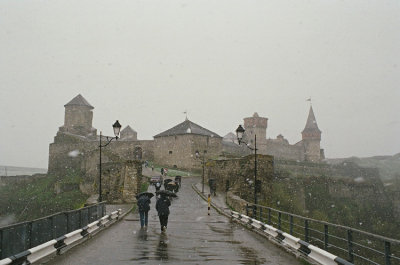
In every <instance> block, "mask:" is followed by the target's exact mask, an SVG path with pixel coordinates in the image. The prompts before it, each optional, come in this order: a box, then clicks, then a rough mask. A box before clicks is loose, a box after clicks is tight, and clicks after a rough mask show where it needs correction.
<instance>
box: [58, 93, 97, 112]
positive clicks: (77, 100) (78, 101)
mask: <svg viewBox="0 0 400 265" xmlns="http://www.w3.org/2000/svg"><path fill="white" fill-rule="evenodd" d="M66 106H86V107H89V108H90V109H94V107H93V106H92V105H90V104H89V102H88V101H87V100H86V99H85V98H84V97H82V95H81V94H79V95H77V96H76V97H74V98H73V99H72V100H71V101H70V102H68V103H67V104H65V105H64V107H66Z"/></svg>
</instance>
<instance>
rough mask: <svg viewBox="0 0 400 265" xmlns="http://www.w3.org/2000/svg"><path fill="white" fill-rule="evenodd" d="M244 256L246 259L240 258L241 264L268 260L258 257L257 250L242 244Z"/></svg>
mask: <svg viewBox="0 0 400 265" xmlns="http://www.w3.org/2000/svg"><path fill="white" fill-rule="evenodd" d="M239 249H240V251H241V254H242V256H244V258H246V259H244V260H240V264H248V265H250V264H264V263H265V262H266V259H265V258H261V259H260V258H258V257H257V252H256V251H255V250H254V249H252V248H248V247H244V246H240V247H239Z"/></svg>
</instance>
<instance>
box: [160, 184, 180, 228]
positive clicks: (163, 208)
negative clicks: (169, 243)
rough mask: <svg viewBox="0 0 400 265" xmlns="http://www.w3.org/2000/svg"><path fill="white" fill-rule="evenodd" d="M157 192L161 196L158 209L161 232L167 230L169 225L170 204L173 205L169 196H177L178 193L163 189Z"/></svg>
mask: <svg viewBox="0 0 400 265" xmlns="http://www.w3.org/2000/svg"><path fill="white" fill-rule="evenodd" d="M157 194H158V195H160V198H159V199H158V200H157V203H156V209H157V212H158V218H159V219H160V225H161V232H165V231H166V230H167V225H168V216H169V206H171V201H170V200H169V198H168V197H169V196H173V197H176V194H174V193H172V192H169V191H166V190H161V191H159V192H157Z"/></svg>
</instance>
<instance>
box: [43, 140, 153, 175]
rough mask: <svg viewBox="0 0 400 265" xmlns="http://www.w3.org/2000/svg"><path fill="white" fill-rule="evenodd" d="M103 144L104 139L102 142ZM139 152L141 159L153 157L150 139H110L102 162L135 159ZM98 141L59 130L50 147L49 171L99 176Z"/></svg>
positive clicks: (104, 149) (151, 158)
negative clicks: (78, 170) (77, 170)
mask: <svg viewBox="0 0 400 265" xmlns="http://www.w3.org/2000/svg"><path fill="white" fill-rule="evenodd" d="M105 143H106V140H105V138H104V139H103V141H102V145H104V144H105ZM138 151H140V154H141V157H140V158H139V160H140V159H143V160H153V158H154V157H153V156H154V143H153V141H120V140H117V141H116V140H113V141H112V142H111V143H110V144H109V145H107V146H106V147H103V148H102V162H108V161H124V160H135V159H136V158H137V156H136V154H137V153H138ZM99 154H100V150H99V141H94V140H88V139H86V138H82V137H79V136H74V135H68V134H63V133H58V134H57V136H56V138H55V142H54V143H52V144H50V146H49V166H48V171H49V173H52V174H60V175H63V174H64V173H65V172H66V171H67V170H68V169H80V170H82V172H85V174H86V178H95V177H96V176H97V175H98V164H99Z"/></svg>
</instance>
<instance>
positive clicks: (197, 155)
mask: <svg viewBox="0 0 400 265" xmlns="http://www.w3.org/2000/svg"><path fill="white" fill-rule="evenodd" d="M206 153H207V151H206V150H204V151H203V155H202V162H201V163H202V164H203V175H202V187H201V193H203V194H204V158H205V156H206ZM199 157H200V152H199V151H198V150H196V158H199Z"/></svg>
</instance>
